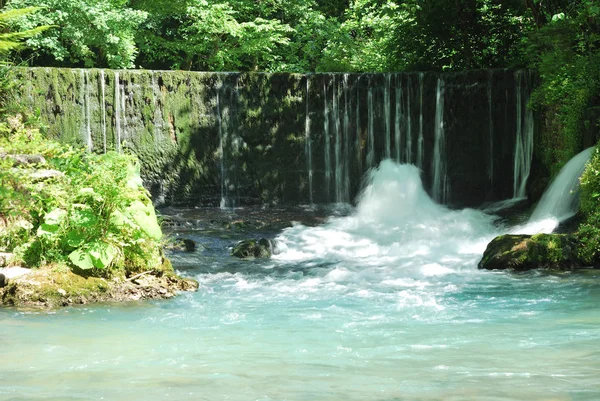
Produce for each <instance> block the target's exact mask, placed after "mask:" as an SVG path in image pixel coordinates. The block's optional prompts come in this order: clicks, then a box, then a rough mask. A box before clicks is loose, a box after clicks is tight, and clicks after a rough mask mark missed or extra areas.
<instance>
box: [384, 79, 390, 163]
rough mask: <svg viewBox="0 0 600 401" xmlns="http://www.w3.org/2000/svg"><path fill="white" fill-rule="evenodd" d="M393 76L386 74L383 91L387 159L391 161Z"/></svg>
mask: <svg viewBox="0 0 600 401" xmlns="http://www.w3.org/2000/svg"><path fill="white" fill-rule="evenodd" d="M391 81H392V74H385V86H384V90H383V113H384V120H383V121H384V123H385V158H386V159H389V158H390V157H391V149H390V148H391V144H390V142H391V141H390V136H391V131H392V129H391V110H390V103H391V99H390V97H391V93H390V89H391V86H392V83H391Z"/></svg>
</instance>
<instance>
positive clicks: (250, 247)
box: [231, 238, 271, 259]
mask: <svg viewBox="0 0 600 401" xmlns="http://www.w3.org/2000/svg"><path fill="white" fill-rule="evenodd" d="M231 254H232V255H233V256H235V257H236V258H240V259H250V258H270V257H271V245H270V243H269V240H268V239H266V238H261V239H259V240H254V239H249V240H244V241H241V242H238V243H237V245H236V246H234V247H233V250H232V251H231Z"/></svg>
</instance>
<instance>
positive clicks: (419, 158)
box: [417, 72, 425, 169]
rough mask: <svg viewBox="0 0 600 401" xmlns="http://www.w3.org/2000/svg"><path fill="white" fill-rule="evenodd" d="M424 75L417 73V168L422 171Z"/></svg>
mask: <svg viewBox="0 0 600 401" xmlns="http://www.w3.org/2000/svg"><path fill="white" fill-rule="evenodd" d="M424 78H425V74H424V73H422V72H420V73H419V140H418V143H417V167H419V169H423V146H424V140H423V80H424Z"/></svg>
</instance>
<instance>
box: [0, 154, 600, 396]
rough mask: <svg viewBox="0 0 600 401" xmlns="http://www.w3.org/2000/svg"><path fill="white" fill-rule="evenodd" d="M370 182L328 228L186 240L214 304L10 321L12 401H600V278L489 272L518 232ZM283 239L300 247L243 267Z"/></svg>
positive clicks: (180, 261)
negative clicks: (488, 253) (253, 246)
mask: <svg viewBox="0 0 600 401" xmlns="http://www.w3.org/2000/svg"><path fill="white" fill-rule="evenodd" d="M369 182H370V184H369V185H368V186H367V187H366V189H365V190H364V191H363V194H362V196H361V198H360V202H359V203H358V205H357V207H356V208H355V209H354V210H353V211H352V212H351V213H350V214H347V215H346V216H343V215H342V216H338V217H331V218H329V219H328V220H326V221H325V222H323V223H322V224H320V225H317V226H308V225H301V224H296V225H294V226H293V227H291V228H287V229H284V230H283V231H278V234H273V233H269V232H262V231H261V230H264V229H262V228H260V226H259V225H257V226H256V229H255V230H254V231H253V232H251V233H248V232H245V233H240V232H238V233H236V232H235V231H233V232H232V231H230V230H222V231H221V232H220V233H219V232H217V231H214V230H212V231H211V230H210V229H208V228H207V226H206V225H207V224H209V223H208V222H207V220H208V219H201V220H200V221H198V222H193V221H192V223H189V226H188V228H186V229H185V231H184V229H183V228H180V229H179V231H178V233H179V234H180V235H185V236H187V237H190V238H193V239H195V240H196V241H197V243H198V250H197V251H196V252H194V253H191V254H174V255H172V260H173V262H174V264H175V266H176V267H177V268H178V269H179V270H180V272H181V273H182V274H185V275H188V276H192V277H195V278H196V279H197V280H198V281H199V282H200V285H201V286H200V290H199V291H198V292H197V293H193V294H183V295H181V296H179V297H177V298H176V299H172V300H167V301H156V302H144V303H132V304H126V305H98V306H81V307H70V308H65V309H60V310H57V311H52V312H33V311H22V310H14V309H0V354H1V355H2V363H1V364H0V400H102V399H104V400H170V399H172V400H311V401H312V400H340V401H342V400H343V401H347V400H365V401H366V400H431V401H433V400H453V401H458V400H489V401H499V400H502V401H507V400H540V401H541V400H548V401H549V400H573V401H584V400H589V401H596V400H598V399H600V381H599V380H598V379H599V378H600V309H599V308H598V306H597V305H598V304H599V302H600V285H599V279H600V277H598V274H596V273H595V272H593V271H590V272H583V273H571V274H567V273H562V274H559V273H541V272H532V273H523V274H511V273H506V272H503V273H500V272H489V271H478V270H477V268H476V264H477V262H478V261H479V259H480V257H481V254H482V252H483V250H484V248H485V246H486V244H487V242H488V241H489V240H490V239H491V238H492V237H494V236H495V235H497V234H499V233H502V232H506V231H508V230H510V229H511V228H510V227H499V226H497V225H495V218H494V217H493V216H492V215H488V214H485V213H483V212H481V211H477V210H469V209H465V210H449V209H447V208H445V207H443V206H440V205H438V204H436V203H435V202H434V201H433V200H431V199H430V198H429V197H428V196H427V194H426V193H425V191H424V190H423V188H422V185H421V182H420V179H419V172H418V169H417V168H416V167H414V166H407V165H398V164H395V163H393V162H391V161H384V162H383V163H382V164H381V165H380V167H379V169H378V170H376V171H374V172H372V174H371V176H370V181H369ZM219 213H226V211H219ZM228 213H233V212H231V211H229V212H228ZM240 213H241V212H240ZM262 213H263V214H264V215H269V216H271V217H272V218H274V217H273V214H274V212H273V213H271V212H267V211H263V212H262ZM306 213H310V211H307V212H306ZM215 214H216V211H208V212H206V215H207V216H213V217H214V216H215ZM184 217H185V216H184ZM234 217H235V216H234ZM286 218H293V217H286ZM188 222H189V219H188ZM269 234H271V235H277V240H278V241H279V242H280V243H281V248H282V249H286V251H285V252H283V253H281V254H279V255H277V256H275V257H274V258H272V259H270V260H256V261H237V260H234V259H233V258H231V257H229V256H228V247H229V246H231V245H232V244H234V243H235V242H236V241H237V240H239V239H240V238H244V237H245V238H247V237H248V236H261V235H269ZM283 244H285V245H283Z"/></svg>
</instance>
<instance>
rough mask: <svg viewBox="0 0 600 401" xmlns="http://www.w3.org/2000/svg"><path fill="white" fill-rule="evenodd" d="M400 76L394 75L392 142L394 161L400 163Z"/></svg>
mask: <svg viewBox="0 0 600 401" xmlns="http://www.w3.org/2000/svg"><path fill="white" fill-rule="evenodd" d="M401 85H402V76H401V75H400V74H398V75H396V87H395V88H394V89H395V95H396V108H395V110H394V142H395V145H396V161H397V162H398V163H400V161H401V157H402V143H401V142H402V133H401V131H400V117H401V116H402V112H401V96H402V89H401V88H402V86H401Z"/></svg>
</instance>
